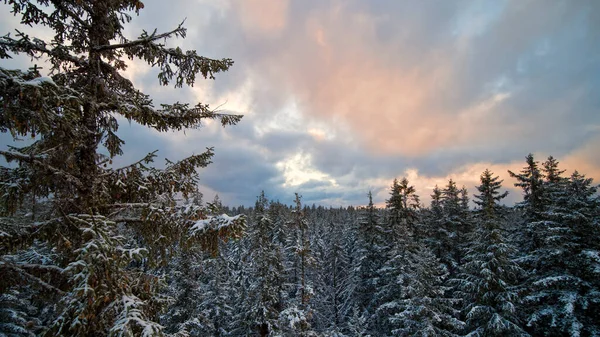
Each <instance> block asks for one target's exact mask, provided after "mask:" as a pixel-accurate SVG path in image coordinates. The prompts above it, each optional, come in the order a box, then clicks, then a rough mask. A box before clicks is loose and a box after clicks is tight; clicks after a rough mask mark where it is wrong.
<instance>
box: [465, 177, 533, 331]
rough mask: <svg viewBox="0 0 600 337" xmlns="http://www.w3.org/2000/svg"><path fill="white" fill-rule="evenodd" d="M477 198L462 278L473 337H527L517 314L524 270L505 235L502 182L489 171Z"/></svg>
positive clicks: (482, 181) (482, 178)
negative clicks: (515, 260)
mask: <svg viewBox="0 0 600 337" xmlns="http://www.w3.org/2000/svg"><path fill="white" fill-rule="evenodd" d="M480 179H481V185H479V186H477V190H478V191H479V194H477V195H475V199H476V200H475V203H476V204H477V205H478V206H479V209H478V210H477V229H476V230H475V232H474V233H473V234H472V235H470V242H471V243H470V245H469V248H468V249H467V255H466V257H465V265H464V267H463V270H464V272H463V273H462V274H460V275H459V279H458V280H456V281H457V282H458V289H459V290H460V293H462V295H463V296H462V297H463V299H464V303H465V304H466V305H465V307H464V312H465V314H466V322H467V326H466V329H467V332H468V335H469V336H525V335H528V334H527V333H526V332H525V331H524V330H523V329H522V328H521V326H520V322H519V321H518V314H517V310H518V307H519V303H520V295H519V293H518V292H517V288H516V286H517V285H518V281H519V280H520V278H521V277H522V275H523V270H522V269H521V268H520V267H519V266H518V265H517V264H516V262H514V261H513V260H512V258H513V256H514V254H515V249H514V248H513V247H512V246H511V245H510V244H509V243H508V242H507V240H506V238H505V235H504V232H505V230H504V227H503V223H504V217H503V214H502V207H501V206H500V204H499V202H500V200H502V199H503V198H505V197H506V195H507V194H508V193H507V192H504V193H501V192H500V188H501V187H502V181H501V180H498V177H494V176H493V174H492V173H491V172H490V171H489V170H485V171H484V172H483V174H482V175H481V177H480Z"/></svg>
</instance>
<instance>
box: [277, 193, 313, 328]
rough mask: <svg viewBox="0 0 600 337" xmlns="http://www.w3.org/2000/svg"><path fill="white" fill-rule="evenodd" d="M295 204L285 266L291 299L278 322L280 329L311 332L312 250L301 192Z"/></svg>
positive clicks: (290, 224) (290, 223)
mask: <svg viewBox="0 0 600 337" xmlns="http://www.w3.org/2000/svg"><path fill="white" fill-rule="evenodd" d="M295 195H296V198H295V199H294V204H295V207H294V208H293V210H292V214H291V216H292V219H291V221H290V222H289V226H290V227H291V231H290V233H291V235H290V238H289V239H288V247H287V250H288V251H289V252H290V253H291V254H290V257H291V258H292V259H293V262H292V263H291V268H290V269H289V270H288V273H289V274H290V276H291V278H290V280H291V284H290V288H291V291H292V293H291V296H290V297H291V299H290V300H291V303H290V305H289V306H288V307H287V308H286V309H285V310H284V311H283V312H282V313H281V315H280V325H281V327H282V330H283V333H284V334H285V333H293V334H298V335H300V336H310V335H312V334H313V332H312V330H311V324H310V323H311V319H312V315H313V312H312V308H311V306H310V300H311V298H312V296H313V294H314V291H313V287H312V284H311V282H310V280H309V279H308V277H307V273H308V272H309V268H310V267H311V265H313V262H314V259H313V257H312V250H311V245H310V241H309V233H308V228H309V226H308V222H307V220H306V211H305V209H304V208H303V207H302V201H301V198H302V197H301V196H300V195H299V194H298V193H296V194H295Z"/></svg>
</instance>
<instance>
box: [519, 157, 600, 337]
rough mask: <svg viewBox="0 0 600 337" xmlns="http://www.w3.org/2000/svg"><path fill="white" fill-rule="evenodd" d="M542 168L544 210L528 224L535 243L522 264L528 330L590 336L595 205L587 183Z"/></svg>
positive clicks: (594, 310)
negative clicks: (526, 272) (529, 272)
mask: <svg viewBox="0 0 600 337" xmlns="http://www.w3.org/2000/svg"><path fill="white" fill-rule="evenodd" d="M562 172H563V171H561V170H559V169H558V162H557V161H556V160H555V159H554V158H552V157H550V158H548V161H546V162H545V163H544V173H545V180H544V181H543V186H544V194H543V200H544V201H545V202H544V209H543V210H542V211H541V212H540V213H539V219H538V220H537V221H533V222H531V225H530V226H531V227H532V228H534V230H535V231H536V238H537V239H538V241H537V245H536V247H535V249H534V250H533V251H532V252H531V254H530V258H529V259H528V260H527V262H528V263H529V268H530V269H531V270H532V275H531V277H530V278H529V280H528V282H527V290H528V296H527V297H526V304H527V308H528V309H529V310H527V314H528V316H527V327H528V329H529V330H530V332H531V333H532V334H536V335H538V334H544V335H572V336H573V335H595V334H597V333H598V332H599V331H600V330H599V326H598V323H597V322H598V318H599V314H598V303H600V302H599V300H600V297H599V296H598V293H599V292H598V291H599V288H598V285H599V283H598V281H597V280H598V273H597V269H596V268H597V266H598V261H599V259H598V243H597V242H598V238H599V235H598V231H597V230H593V229H592V228H597V224H598V217H597V216H598V213H597V211H598V203H597V197H596V196H594V194H595V192H596V188H595V187H593V186H592V185H591V180H588V179H585V177H583V176H581V175H579V173H577V172H575V173H574V174H573V175H572V176H571V178H570V179H568V178H564V177H562V176H561V173H562Z"/></svg>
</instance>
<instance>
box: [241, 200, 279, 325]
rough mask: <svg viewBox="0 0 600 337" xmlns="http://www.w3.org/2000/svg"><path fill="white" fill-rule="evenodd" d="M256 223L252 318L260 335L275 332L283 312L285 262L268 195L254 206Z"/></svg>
mask: <svg viewBox="0 0 600 337" xmlns="http://www.w3.org/2000/svg"><path fill="white" fill-rule="evenodd" d="M253 218H254V224H253V226H252V227H251V230H250V232H249V234H248V239H249V240H250V247H249V248H250V251H249V259H248V261H249V263H250V264H251V272H250V275H249V277H250V288H249V297H248V304H247V305H248V309H247V312H248V315H249V317H248V319H250V321H251V325H252V326H254V327H255V331H256V332H257V333H258V335H260V336H271V335H274V334H275V333H276V332H277V331H278V330H279V327H278V319H279V313H280V312H281V311H282V308H283V303H282V293H283V278H282V276H283V270H284V269H283V263H282V261H281V255H280V251H279V247H278V246H277V245H276V244H275V242H274V236H273V234H274V225H273V221H272V220H271V218H270V217H269V209H268V202H267V198H266V197H265V194H264V192H261V194H260V196H259V197H258V200H257V201H256V206H255V207H254V216H253Z"/></svg>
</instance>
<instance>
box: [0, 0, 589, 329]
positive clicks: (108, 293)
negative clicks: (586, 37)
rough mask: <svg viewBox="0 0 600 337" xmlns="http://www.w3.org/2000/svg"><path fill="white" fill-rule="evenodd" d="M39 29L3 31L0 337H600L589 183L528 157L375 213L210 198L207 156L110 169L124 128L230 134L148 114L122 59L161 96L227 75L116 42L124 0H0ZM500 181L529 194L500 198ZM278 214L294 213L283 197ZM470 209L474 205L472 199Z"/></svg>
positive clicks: (145, 42)
mask: <svg viewBox="0 0 600 337" xmlns="http://www.w3.org/2000/svg"><path fill="white" fill-rule="evenodd" d="M5 2H6V3H7V4H8V5H9V6H8V7H10V10H11V11H12V13H13V14H14V15H16V16H18V17H20V18H21V23H22V24H24V25H29V26H41V27H44V28H45V29H47V30H48V31H52V32H53V34H54V35H53V36H52V38H51V40H49V41H44V40H42V39H39V38H37V37H34V36H29V35H27V34H26V33H23V32H21V31H18V30H17V31H16V32H13V33H9V34H7V35H4V36H2V37H1V38H0V58H2V59H6V58H10V57H13V56H14V55H19V54H23V55H27V56H29V57H31V58H32V59H38V58H42V59H46V60H48V61H49V64H50V65H51V68H50V69H47V71H48V72H47V73H42V70H41V69H39V68H38V67H37V66H35V65H34V66H32V67H31V68H30V69H29V70H27V71H21V70H10V69H5V68H3V67H0V112H1V114H0V131H2V132H3V133H10V135H11V136H12V137H13V138H14V139H15V140H17V139H19V138H21V137H23V138H29V139H32V142H31V144H29V145H26V146H17V145H18V143H15V144H14V145H13V146H8V147H7V148H6V149H3V150H1V151H0V155H2V156H3V157H4V159H5V160H6V161H7V162H9V163H10V164H11V165H6V166H2V167H1V168H0V215H1V217H0V273H1V277H0V336H35V335H44V336H106V335H108V336H340V337H341V336H458V335H461V336H462V335H467V336H528V335H532V336H565V335H570V336H595V335H599V334H600V327H599V325H600V234H599V231H598V229H599V226H600V199H599V197H598V194H597V186H596V185H594V183H593V180H592V179H591V178H589V177H586V176H585V175H584V174H582V173H579V172H577V171H575V172H573V173H571V174H570V175H569V174H566V173H565V171H564V170H562V169H561V167H560V165H559V162H558V160H556V159H555V158H553V157H548V158H547V159H545V160H544V161H543V162H540V161H538V160H536V158H534V156H533V155H532V154H529V155H528V156H527V157H526V158H525V162H524V166H523V168H521V169H519V168H515V170H514V171H509V172H508V173H509V175H510V177H511V182H510V183H509V182H504V181H502V180H500V179H499V177H498V176H496V174H495V173H494V172H491V171H490V170H485V171H484V172H482V173H481V176H480V182H479V184H478V185H477V186H476V193H475V194H474V195H469V193H468V192H467V189H466V187H465V186H458V185H457V183H456V182H455V181H454V180H452V179H450V180H449V181H448V182H447V183H446V184H445V185H444V186H436V187H435V188H434V189H433V190H432V191H431V193H432V194H431V202H430V203H429V204H428V205H424V204H423V202H422V201H421V197H422V196H419V195H417V193H416V189H415V186H413V185H412V183H411V182H410V181H409V180H408V179H407V178H402V177H399V178H398V179H395V180H393V182H390V183H391V186H390V188H389V197H388V199H386V203H385V207H376V206H375V205H374V203H373V196H372V194H371V193H370V192H369V194H368V195H365V196H364V197H365V202H364V204H365V205H366V206H363V207H351V206H350V207H340V208H325V207H323V206H316V205H313V206H312V207H308V206H306V205H304V204H303V203H302V196H301V195H300V194H298V193H296V195H295V197H294V198H292V196H290V198H289V200H284V201H281V200H279V201H275V200H270V199H269V196H268V194H266V193H265V192H264V191H262V192H261V191H256V193H257V194H258V197H257V199H256V203H255V205H254V207H243V206H241V207H233V208H232V207H228V206H226V205H223V204H222V202H221V201H220V200H219V198H218V197H217V196H215V198H214V199H213V200H211V201H206V200H204V196H203V195H202V193H200V191H199V190H198V183H199V179H198V172H197V170H198V169H201V168H204V167H206V166H207V165H208V164H210V161H211V158H212V156H213V149H212V148H208V149H206V151H205V152H202V153H200V154H197V155H193V156H191V157H188V158H185V159H183V160H179V161H167V164H166V166H165V168H163V169H158V168H156V167H154V166H153V159H154V158H155V157H156V153H155V152H152V153H149V154H146V155H141V156H140V158H139V160H138V161H135V162H133V163H130V164H128V165H126V166H123V167H115V166H114V165H113V162H112V161H113V159H114V158H115V157H117V156H120V155H122V154H123V151H122V147H123V140H122V139H121V138H120V137H119V136H118V128H119V121H121V120H123V119H126V120H128V121H130V122H133V123H137V124H140V125H144V126H147V127H150V128H152V129H155V130H157V131H160V132H163V131H169V130H185V129H189V128H199V127H201V126H202V122H203V121H205V120H218V121H220V122H221V124H222V125H223V126H230V125H235V124H237V123H238V122H239V121H240V120H241V116H239V115H233V114H224V113H220V112H217V111H214V110H212V109H211V108H210V107H209V106H208V105H206V104H203V103H196V104H193V105H190V104H188V103H181V102H175V103H170V104H155V103H154V102H153V100H152V98H151V97H150V96H149V95H146V94H144V93H143V92H142V91H140V90H138V89H136V88H135V87H134V85H133V84H132V82H131V81H130V80H128V79H127V78H125V77H124V76H123V75H122V72H123V71H124V70H125V69H126V68H127V65H126V62H125V60H127V59H138V60H141V61H144V62H147V63H148V64H149V65H151V66H152V67H156V68H157V69H159V75H158V80H159V82H160V84H161V85H174V86H175V87H176V88H181V87H182V86H184V85H193V84H194V82H195V81H196V80H197V79H201V78H204V79H214V77H215V76H216V75H218V74H219V73H220V72H224V71H227V70H228V69H229V67H231V66H232V65H233V61H232V60H230V59H227V58H225V59H211V58H206V57H203V56H200V55H198V53H197V52H196V51H194V50H191V51H184V50H182V49H181V48H177V47H175V48H174V47H167V46H166V45H165V43H164V41H165V40H167V39H170V38H174V37H185V36H186V29H185V28H184V26H183V25H179V26H177V27H175V28H174V29H173V30H172V31H168V32H165V33H158V32H156V31H154V32H151V33H150V32H145V31H144V32H142V33H141V34H140V35H139V37H138V38H136V39H133V40H130V39H127V38H126V37H125V35H124V34H123V29H124V28H125V25H126V24H127V23H129V22H130V20H131V19H132V16H133V15H136V14H138V12H139V11H140V10H141V9H143V8H144V4H143V3H142V2H140V1H137V0H108V1H78V0H66V1H47V0H38V1H27V0H7V1H5ZM506 184H514V186H516V187H517V188H520V189H521V190H522V195H523V200H522V201H521V202H519V203H517V204H515V205H505V204H504V203H503V199H504V198H506V196H507V192H506V189H505V188H506ZM288 203H291V204H288ZM473 205H475V207H472V206H473Z"/></svg>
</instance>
